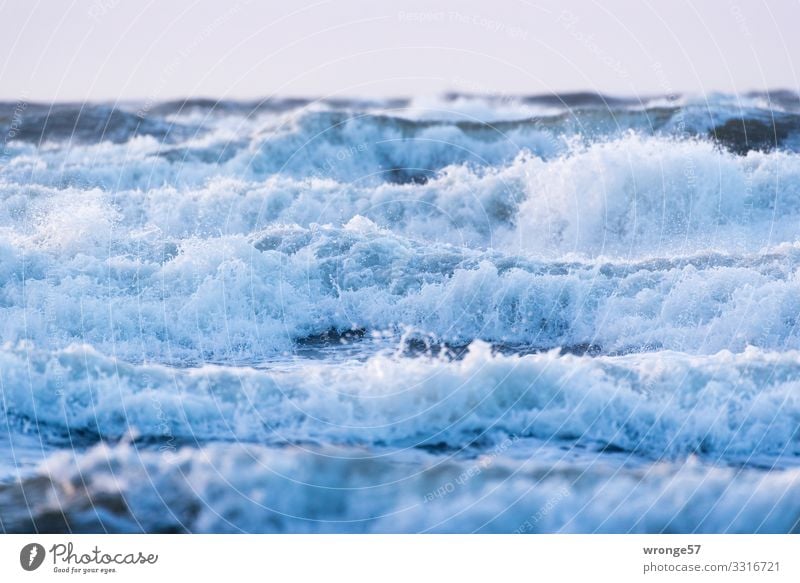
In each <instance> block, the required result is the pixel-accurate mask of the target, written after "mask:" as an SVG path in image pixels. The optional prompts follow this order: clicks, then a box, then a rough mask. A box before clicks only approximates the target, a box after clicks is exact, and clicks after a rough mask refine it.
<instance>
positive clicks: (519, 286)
mask: <svg viewBox="0 0 800 583" xmlns="http://www.w3.org/2000/svg"><path fill="white" fill-rule="evenodd" d="M798 116H800V100H798V98H797V97H796V96H794V95H792V94H787V93H776V94H758V95H749V96H724V95H718V96H713V97H711V98H707V99H700V98H690V97H686V98H682V99H680V100H669V99H663V98H654V99H652V100H650V101H641V100H636V99H611V98H605V97H602V96H597V95H592V94H579V95H571V96H560V97H554V96H542V97H531V98H518V99H514V100H509V99H505V98H504V99H499V98H496V97H495V98H492V97H481V96H469V95H461V96H447V97H443V98H439V99H435V100H416V101H404V100H392V101H386V102H368V101H364V102H359V101H339V102H330V101H321V102H312V101H304V100H282V101H281V100H273V101H268V102H258V103H256V102H253V103H241V102H236V103H234V102H222V103H214V102H204V101H198V102H187V103H161V104H123V105H121V106H111V105H101V104H88V105H84V106H80V105H75V106H73V105H69V104H61V105H56V106H53V107H50V106H46V105H36V104H26V105H24V107H21V106H20V105H19V104H6V105H5V106H3V109H2V111H0V120H2V121H3V123H4V124H5V126H8V127H11V126H13V127H14V128H15V129H14V131H13V132H12V131H10V130H9V131H8V132H6V134H5V135H6V139H5V142H4V143H3V150H2V157H0V161H1V162H2V165H0V196H2V203H3V204H2V206H0V330H2V348H0V383H2V384H1V385H0V389H2V395H3V400H2V409H0V415H1V416H2V417H0V420H1V421H2V423H3V425H4V426H5V430H4V431H3V437H2V443H0V452H3V460H4V461H3V463H2V464H0V509H2V511H3V512H2V527H3V528H4V529H5V530H7V531H30V530H35V529H39V530H44V531H61V530H73V531H102V530H109V531H123V532H139V531H148V532H152V531H159V532H160V531H168V532H172V531H185V530H189V531H198V532H219V531H225V532H227V531H255V532H353V531H354V532H371V531H374V532H417V531H437V532H438V531H444V532H472V531H491V532H554V531H564V532H628V531H636V532H662V531H666V532H691V531H703V532H723V531H732V532H754V531H759V532H761V531H768V532H789V531H796V530H797V529H798V520H800V502H798V500H800V473H798V472H799V471H800V470H799V469H798V462H800V364H798V363H800V330H798V326H797V322H798V317H799V315H800V276H799V275H798V270H797V266H798V264H799V263H798V262H799V261H800V242H799V241H798V226H799V225H800V222H798V221H800V155H798V152H800V141H798V140H799V137H800V117H798Z"/></svg>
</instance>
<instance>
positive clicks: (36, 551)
mask: <svg viewBox="0 0 800 583" xmlns="http://www.w3.org/2000/svg"><path fill="white" fill-rule="evenodd" d="M45 554H46V553H45V550H44V547H43V546H42V545H40V544H39V543H30V544H27V545H25V546H24V547H22V550H21V551H20V552H19V564H20V565H22V568H23V569H25V570H26V571H35V570H36V569H38V568H39V567H41V566H42V563H44V557H45Z"/></svg>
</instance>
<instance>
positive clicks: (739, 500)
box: [0, 440, 800, 533]
mask: <svg viewBox="0 0 800 583" xmlns="http://www.w3.org/2000/svg"><path fill="white" fill-rule="evenodd" d="M522 443H523V440H520V441H517V442H514V443H512V444H511V445H510V446H509V447H510V448H511V449H513V448H514V447H522V445H521V444H522ZM498 451H499V452H501V453H497V452H495V453H493V454H491V455H489V456H484V457H481V458H477V459H467V460H457V459H454V460H446V461H442V460H439V459H436V458H431V457H426V456H424V455H420V454H417V455H414V456H408V455H394V456H392V457H386V456H367V457H365V456H363V454H361V455H359V454H360V452H358V451H347V450H341V449H339V450H337V449H334V448H329V449H323V450H317V451H310V450H306V451H303V450H297V449H269V448H263V447H258V446H244V445H241V444H228V445H225V444H215V445H211V446H208V447H206V448H203V449H199V450H197V449H190V448H182V449H180V450H176V451H174V452H173V451H166V452H155V451H148V450H142V449H140V448H136V447H133V446H130V445H127V444H120V445H118V446H115V447H108V446H105V445H99V446H97V447H95V448H93V449H91V450H89V451H88V452H86V453H81V454H78V455H76V454H74V453H72V452H60V453H58V454H55V455H53V456H51V458H50V459H48V460H47V461H46V462H45V463H43V464H42V466H41V467H40V469H39V471H38V472H37V473H35V474H34V475H32V476H30V477H27V478H25V479H23V480H21V481H19V482H17V483H12V484H0V503H2V504H3V507H4V508H6V509H7V510H6V511H5V513H4V516H3V524H4V527H5V528H6V529H7V530H11V531H13V532H51V533H52V532H71V533H75V532H162V533H163V532H217V533H218V532H301V533H324V532H337V533H341V532H353V533H358V532H459V533H464V532H486V533H491V532H500V533H502V532H507V533H536V532H547V533H552V532H571V533H601V532H602V533H629V532H641V533H686V532H701V533H753V532H758V533H793V532H794V533H796V532H797V530H798V521H799V520H800V506H798V500H800V474H799V473H798V470H797V469H791V470H785V471H773V472H763V471H758V470H741V469H734V468H724V467H713V466H707V465H703V464H699V463H697V462H696V461H695V460H692V459H690V460H687V461H686V462H684V463H680V464H669V463H658V464H653V465H649V466H644V467H633V468H626V467H624V466H623V467H620V465H619V464H617V463H614V462H613V461H609V460H599V459H597V460H594V461H592V460H584V461H574V460H573V461H570V462H567V461H562V462H557V461H556V462H552V461H549V462H537V461H536V460H535V459H530V460H529V461H526V462H522V463H520V462H513V461H511V460H509V459H507V458H506V457H505V456H504V455H503V454H502V450H498ZM534 453H535V450H534Z"/></svg>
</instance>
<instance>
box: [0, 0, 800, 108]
mask: <svg viewBox="0 0 800 583" xmlns="http://www.w3.org/2000/svg"><path fill="white" fill-rule="evenodd" d="M798 24H800V1H799V0H777V1H770V2H767V1H765V0H747V1H745V0H741V1H738V2H725V1H724V0H723V1H713V2H712V1H710V0H693V1H691V2H688V1H683V0H677V1H670V2H665V1H655V0H651V1H644V2H642V1H636V2H634V1H630V0H625V1H623V0H610V1H608V0H604V1H602V2H594V1H590V0H574V1H564V0H561V1H551V0H533V1H528V0H484V1H480V2H479V1H475V0H461V1H456V0H402V1H397V2H389V1H381V0H371V1H367V0H363V1H362V0H329V1H320V2H308V1H306V0H300V1H289V2H277V1H274V0H267V1H257V0H240V1H237V0H226V1H225V2H222V1H218V2H212V1H208V0H179V1H175V0H170V1H163V0H162V1H161V2H156V1H155V0H143V1H142V0H140V1H130V0H87V1H85V2H77V1H75V2H71V1H70V0H44V1H37V0H11V1H7V2H5V3H3V4H0V27H1V29H0V55H2V57H0V99H5V100H14V99H19V98H25V99H30V100H46V101H49V100H83V99H102V100H109V99H112V100H113V99H149V100H158V99H167V98H174V97H180V96H208V97H217V98H224V97H228V98H231V97H262V96H269V95H273V94H278V95H293V96H331V95H340V96H382V95H384V96H385V95H397V96H407V95H430V94H436V93H441V92H443V91H446V90H451V89H456V90H462V91H470V92H488V93H492V92H501V93H527V94H530V93H542V92H551V91H574V90H590V91H601V92H605V93H610V94H635V95H642V94H656V93H674V92H686V91H688V92H692V93H702V92H711V91H728V92H744V91H749V90H753V89H764V88H788V89H793V90H797V88H798V76H797V70H796V68H795V64H794V63H793V60H792V56H793V55H794V56H800V34H798V32H797V27H798Z"/></svg>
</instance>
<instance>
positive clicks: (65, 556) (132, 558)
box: [19, 543, 158, 575]
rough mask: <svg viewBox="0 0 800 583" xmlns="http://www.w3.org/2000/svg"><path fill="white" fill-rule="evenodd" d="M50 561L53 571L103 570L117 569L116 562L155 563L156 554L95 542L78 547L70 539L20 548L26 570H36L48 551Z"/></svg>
mask: <svg viewBox="0 0 800 583" xmlns="http://www.w3.org/2000/svg"><path fill="white" fill-rule="evenodd" d="M48 554H49V555H50V558H51V559H52V561H53V567H52V570H53V572H54V573H72V574H82V575H88V574H94V573H98V574H103V575H107V574H110V573H116V572H117V566H118V565H154V564H155V563H156V562H157V561H158V555H156V554H145V553H143V552H141V551H139V552H104V551H102V550H101V549H100V547H98V546H96V545H95V547H94V548H92V549H90V550H89V551H85V552H83V551H77V550H76V549H75V547H74V546H73V544H72V543H66V544H62V543H57V544H54V545H53V546H52V547H50V550H49V551H45V548H44V547H43V546H42V545H40V544H38V543H30V544H27V545H25V546H24V547H22V550H21V551H20V552H19V564H20V565H21V566H22V568H23V569H25V570H26V571H35V570H36V569H38V568H39V567H41V566H42V563H44V561H45V558H46V557H47V555H48Z"/></svg>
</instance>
